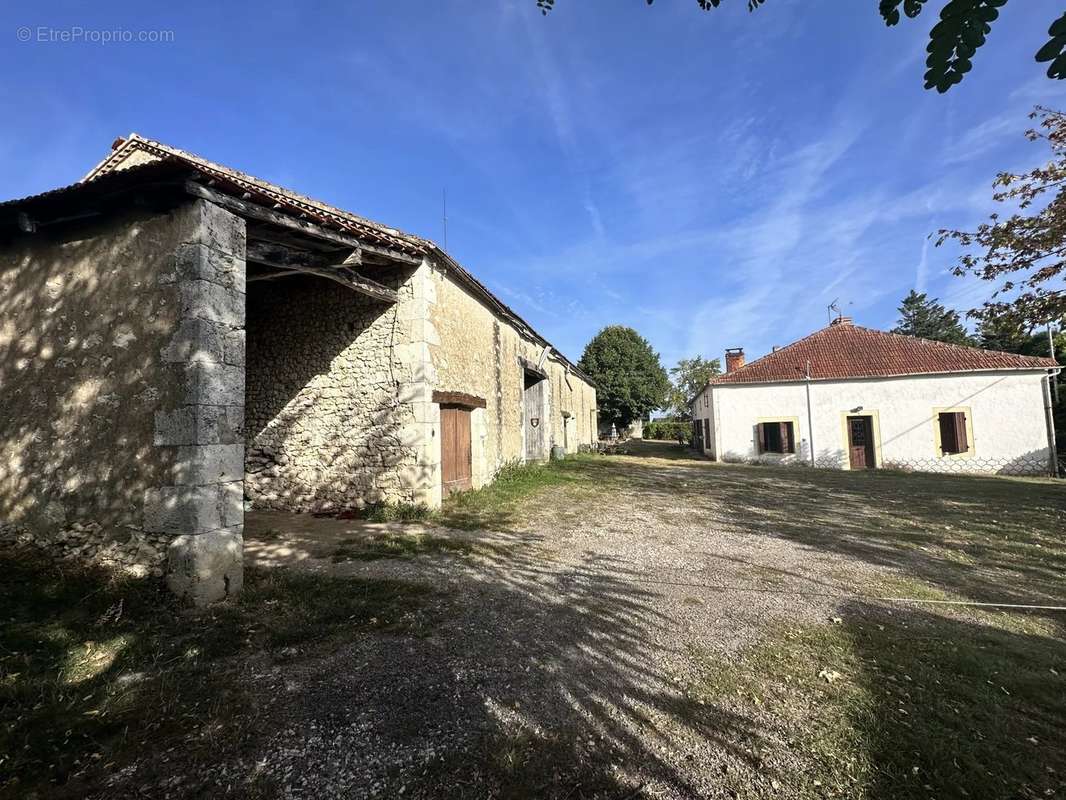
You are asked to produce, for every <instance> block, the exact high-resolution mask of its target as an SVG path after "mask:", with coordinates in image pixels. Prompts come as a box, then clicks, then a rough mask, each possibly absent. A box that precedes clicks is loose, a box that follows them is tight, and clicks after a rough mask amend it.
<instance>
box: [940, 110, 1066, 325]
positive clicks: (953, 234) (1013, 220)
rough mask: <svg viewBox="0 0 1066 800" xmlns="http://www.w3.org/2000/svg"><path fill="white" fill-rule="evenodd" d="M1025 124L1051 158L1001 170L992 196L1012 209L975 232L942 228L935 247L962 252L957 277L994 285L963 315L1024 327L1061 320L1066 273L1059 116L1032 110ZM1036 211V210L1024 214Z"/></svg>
mask: <svg viewBox="0 0 1066 800" xmlns="http://www.w3.org/2000/svg"><path fill="white" fill-rule="evenodd" d="M1029 117H1030V119H1038V120H1040V124H1039V126H1038V128H1041V129H1043V130H1039V129H1035V130H1030V131H1027V132H1026V137H1027V138H1028V139H1029V140H1030V141H1045V142H1047V144H1048V146H1049V147H1050V148H1051V154H1052V160H1051V162H1050V163H1048V164H1046V165H1045V166H1042V167H1035V168H1034V169H1032V170H1030V171H1029V172H1026V173H1024V174H1022V175H1013V174H1011V173H1009V172H1001V173H1000V174H999V175H998V176H997V177H996V180H995V183H993V188H994V189H995V187H1001V189H1000V190H999V191H993V194H992V198H993V199H994V200H996V201H997V202H1000V203H1011V204H1016V205H1017V208H1018V213H1014V214H1011V215H1010V216H1009V217H1007V218H1006V219H1000V217H999V215H998V214H992V216H991V217H990V218H989V221H988V222H985V223H983V224H981V225H979V226H978V227H977V230H976V231H957V230H941V231H940V232H939V238H938V239H937V246H940V245H942V244H943V243H944V242H946V241H947V240H949V239H953V240H955V241H957V242H958V243H959V244H960V245H962V247H963V248H964V250H966V252H964V253H963V254H962V255H961V256H960V257H959V260H958V262H957V263H956V265H955V268H954V272H955V274H956V275H976V276H978V277H979V278H982V279H983V280H986V281H991V282H996V283H998V284H999V285H998V286H997V288H996V289H995V291H993V293H992V299H991V300H990V301H989V302H987V303H985V304H984V307H983V308H981V309H975V310H973V311H971V312H970V313H969V315H970V316H971V317H976V318H977V319H995V318H999V317H1011V318H1014V319H1016V320H1017V321H1018V322H1019V323H1020V324H1023V325H1024V326H1025V327H1027V328H1034V327H1036V326H1038V325H1043V324H1045V323H1046V322H1047V321H1048V320H1055V319H1061V318H1062V317H1064V316H1066V293H1064V292H1063V290H1062V288H1061V287H1062V277H1063V273H1064V270H1066V114H1063V113H1062V112H1060V111H1052V110H1051V109H1048V108H1043V107H1041V106H1038V107H1037V108H1036V110H1034V111H1033V113H1032V114H1030V115H1029ZM1031 209H1035V210H1031Z"/></svg>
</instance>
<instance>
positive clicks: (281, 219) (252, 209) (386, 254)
mask: <svg viewBox="0 0 1066 800" xmlns="http://www.w3.org/2000/svg"><path fill="white" fill-rule="evenodd" d="M185 190H186V191H187V192H188V193H189V194H191V195H192V196H193V197H200V198H203V199H204V200H208V201H210V202H212V203H214V204H215V205H217V206H221V207H222V208H225V209H227V210H229V211H232V212H233V213H234V214H237V215H238V216H241V217H245V218H246V219H254V220H258V221H260V222H268V223H270V224H271V225H277V226H278V227H279V228H287V229H288V230H292V231H298V232H299V233H302V234H304V235H306V236H310V237H312V238H315V239H322V240H325V241H327V242H333V243H334V244H337V245H339V246H341V247H350V248H352V249H359V250H365V251H366V252H368V253H374V254H375V255H379V256H381V257H383V258H387V259H389V260H390V261H398V262H400V263H403V264H421V263H422V256H419V255H411V254H409V253H400V252H397V251H395V250H389V249H388V248H384V247H378V246H376V245H371V244H367V243H366V242H363V241H361V240H359V239H357V238H356V237H354V236H350V235H349V234H347V233H344V232H343V231H336V230H331V229H330V228H326V227H323V226H322V225H316V224H315V223H313V222H308V221H307V220H302V219H297V218H296V217H294V216H291V215H289V214H283V213H282V212H280V211H275V210H274V209H270V208H266V207H264V206H261V205H258V204H256V203H251V202H249V201H247V200H242V199H240V198H237V197H232V196H230V195H228V194H225V193H223V192H220V191H218V190H216V189H212V188H210V187H208V186H204V185H202V184H199V183H197V182H196V181H186V182H185Z"/></svg>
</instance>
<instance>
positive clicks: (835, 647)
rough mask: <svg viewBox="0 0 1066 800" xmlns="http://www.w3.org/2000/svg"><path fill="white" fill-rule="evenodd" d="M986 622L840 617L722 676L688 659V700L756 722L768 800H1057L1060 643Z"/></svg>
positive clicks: (798, 630) (1064, 692)
mask: <svg viewBox="0 0 1066 800" xmlns="http://www.w3.org/2000/svg"><path fill="white" fill-rule="evenodd" d="M1008 616H1018V615H996V617H998V618H999V619H1000V620H1001V621H1003V620H1004V618H1005V617H1008ZM995 621H996V618H994V617H992V616H988V617H985V618H984V619H983V620H982V623H983V624H975V623H974V622H973V621H971V620H967V619H960V618H954V617H946V616H939V615H936V614H931V613H926V612H922V611H916V610H913V609H905V610H902V611H901V610H888V609H885V608H883V607H875V606H860V605H853V606H852V607H850V608H849V609H848V610H847V611H846V612H844V617H843V618H842V620H841V621H840V623H839V624H834V625H810V626H801V627H787V628H783V629H778V630H774V631H771V632H770V635H769V636H767V637H766V638H765V639H764V640H763V642H762V643H761V644H759V645H757V646H755V647H753V648H752V649H750V650H749V651H748V652H746V653H745V654H743V656H742V657H741V658H740V659H739V661H737V662H735V663H732V664H728V663H723V662H721V661H719V660H717V659H715V658H711V657H708V656H706V655H705V654H697V658H696V660H697V662H698V663H700V664H701V666H702V672H701V677H700V679H699V680H697V681H695V682H694V683H693V684H692V685H691V686H690V687H689V689H688V693H689V695H690V697H691V698H693V699H694V700H696V701H697V702H698V703H700V704H708V703H727V704H729V705H731V706H733V707H736V708H738V709H740V710H741V711H742V712H744V713H747V714H754V715H759V717H760V718H761V719H765V720H766V724H767V726H768V727H769V728H770V729H771V730H773V732H774V734H775V736H774V737H773V738H775V739H777V740H778V741H783V742H787V743H788V745H787V747H783V748H782V749H781V750H780V751H778V752H774V751H773V750H771V751H768V752H765V753H763V759H764V761H765V763H766V767H767V768H768V769H770V770H771V771H772V774H773V776H774V779H775V781H776V783H777V784H778V785H779V786H780V787H781V792H780V795H787V796H790V797H803V798H806V797H811V798H814V797H826V796H844V797H855V798H864V797H868V798H878V797H894V798H911V797H914V798H930V797H1043V796H1051V795H1057V793H1058V792H1061V791H1062V789H1063V788H1064V784H1063V779H1064V777H1066V733H1064V731H1066V647H1064V645H1066V642H1064V640H1063V638H1062V631H1061V629H1059V630H1058V633H1057V634H1056V635H1047V633H1046V632H1045V633H1044V634H1039V633H1028V634H1020V633H1018V632H1017V629H1019V628H1028V627H1030V626H1028V625H1027V624H1025V623H1018V622H1016V621H1011V622H1008V624H1007V625H1005V626H1002V627H1000V626H997V625H995V624H994V623H995ZM1036 627H1037V629H1040V627H1041V626H1040V625H1039V624H1038V625H1037V626H1036ZM1052 629H1053V630H1054V627H1053V628H1052ZM1044 630H1045V631H1046V630H1047V628H1044ZM734 791H735V792H736V796H741V797H755V796H761V795H758V794H754V793H751V792H749V791H748V789H747V788H745V786H744V785H738V786H736V787H734ZM774 796H777V794H775V795H774Z"/></svg>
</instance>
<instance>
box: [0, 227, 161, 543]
mask: <svg viewBox="0 0 1066 800" xmlns="http://www.w3.org/2000/svg"><path fill="white" fill-rule="evenodd" d="M180 213H181V212H175V214H171V215H156V216H149V215H147V214H143V215H142V214H129V215H124V216H120V217H116V218H112V219H110V220H108V222H107V223H103V224H96V225H87V226H80V227H78V228H77V229H67V230H65V231H64V232H63V233H61V234H60V233H49V232H47V231H42V232H39V233H36V234H34V235H33V236H29V237H20V238H19V239H16V240H15V241H14V242H8V243H3V244H0V386H2V387H3V406H4V408H3V413H2V414H0V527H2V526H3V525H5V524H9V525H12V526H15V527H21V528H26V529H28V530H30V531H31V532H35V533H43V534H47V535H52V534H55V533H57V532H59V531H61V530H62V529H64V528H66V527H69V526H70V525H71V524H73V523H75V522H78V523H81V524H86V523H89V524H92V525H97V524H98V525H100V526H101V531H100V533H101V534H102V536H103V538H108V537H118V536H124V537H128V536H129V535H130V530H131V529H132V530H134V531H139V530H140V529H141V528H142V525H143V507H144V499H145V492H146V491H147V490H148V489H151V488H154V487H157V486H160V485H164V484H168V483H170V482H171V481H170V479H169V478H170V476H169V472H170V468H171V465H172V463H173V457H174V448H158V447H154V446H153V437H154V416H155V413H156V412H157V411H159V410H161V409H172V408H175V407H177V406H178V405H179V404H180V403H181V399H180V397H179V390H180V389H179V387H180V381H179V378H180V375H179V373H178V371H171V372H168V371H167V366H166V364H165V363H163V364H162V365H161V362H165V361H166V359H165V357H162V358H161V351H162V350H163V347H164V345H165V343H166V342H167V341H168V340H169V339H170V337H171V335H172V334H173V332H174V330H175V327H176V321H177V318H178V316H179V313H180V310H181V309H180V305H181V303H180V299H179V297H178V292H177V289H176V287H175V286H174V285H173V284H171V285H164V278H163V276H165V275H167V274H168V273H171V272H173V270H174V263H173V259H174V252H175V249H176V246H177V244H178V242H177V237H178V235H179V227H180V226H179V225H176V224H175V219H176V217H177V215H180ZM175 367H177V365H175Z"/></svg>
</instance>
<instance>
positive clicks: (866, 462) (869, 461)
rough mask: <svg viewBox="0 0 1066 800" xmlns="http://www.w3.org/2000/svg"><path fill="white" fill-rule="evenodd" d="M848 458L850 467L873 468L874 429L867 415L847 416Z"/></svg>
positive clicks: (874, 464)
mask: <svg viewBox="0 0 1066 800" xmlns="http://www.w3.org/2000/svg"><path fill="white" fill-rule="evenodd" d="M848 459H849V461H850V462H851V468H852V469H873V468H874V467H875V466H877V464H876V463H874V462H875V457H874V431H873V424H872V422H871V420H870V418H869V417H848Z"/></svg>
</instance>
